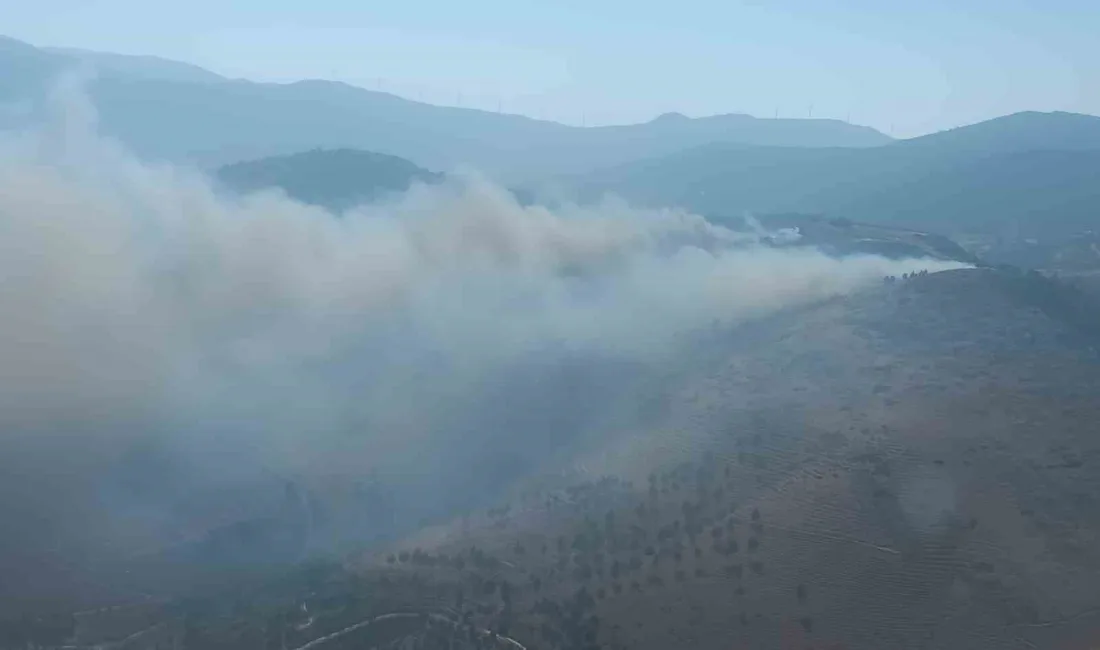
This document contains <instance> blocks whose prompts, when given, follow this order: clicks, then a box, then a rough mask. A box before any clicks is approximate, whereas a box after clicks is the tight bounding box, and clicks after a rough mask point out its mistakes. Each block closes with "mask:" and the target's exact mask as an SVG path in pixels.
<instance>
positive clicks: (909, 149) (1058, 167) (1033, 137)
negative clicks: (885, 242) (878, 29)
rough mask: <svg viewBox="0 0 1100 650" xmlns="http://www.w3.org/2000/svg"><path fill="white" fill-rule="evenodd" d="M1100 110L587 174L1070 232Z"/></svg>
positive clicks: (920, 224)
mask: <svg viewBox="0 0 1100 650" xmlns="http://www.w3.org/2000/svg"><path fill="white" fill-rule="evenodd" d="M1098 173H1100V118H1096V117H1092V116H1086V115H1073V114H1068V113H1051V114H1038V113H1030V114H1020V115H1014V116H1008V117H1005V118H999V119H998V120H992V121H990V122H985V123H982V124H978V125H973V126H970V127H963V128H959V129H954V130H952V131H947V132H943V133H938V134H934V135H930V136H926V137H923V138H916V139H913V140H907V141H901V142H897V143H894V144H891V145H888V146H885V147H875V148H871V149H813V150H810V149H793V148H760V147H743V146H730V145H714V146H709V147H702V148H699V149H694V150H690V151H684V152H680V153H677V154H674V155H671V156H666V157H663V158H657V159H652V160H648V161H643V162H638V163H631V164H628V165H625V166H622V167H619V168H616V169H609V170H605V171H603V172H600V173H595V174H589V175H586V176H585V177H583V178H578V179H576V180H575V181H574V182H573V186H574V187H578V188H579V191H580V194H581V196H583V197H588V198H591V197H593V196H597V195H599V194H602V193H608V192H610V193H615V194H620V195H622V196H625V197H627V198H629V199H631V200H634V201H640V202H645V203H655V204H672V205H679V206H683V207H686V208H689V209H692V210H695V211H698V212H701V213H704V214H714V213H717V214H738V213H740V212H743V211H747V212H755V213H768V212H803V213H823V214H827V215H830V216H843V217H849V218H852V219H856V220H860V221H868V222H873V223H888V224H889V223H892V224H899V225H905V226H909V227H913V228H923V229H931V230H939V231H941V232H947V233H949V234H955V233H968V232H971V233H975V232H977V233H1000V234H1006V233H1011V234H1013V235H1017V236H1035V235H1037V234H1046V233H1050V232H1061V233H1076V232H1079V231H1081V230H1083V229H1086V228H1091V227H1094V226H1095V223H1096V218H1097V214H1100V189H1098V187H1097V184H1096V183H1095V182H1094V179H1095V178H1096V177H1097V174H1098Z"/></svg>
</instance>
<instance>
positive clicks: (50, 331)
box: [0, 86, 951, 588]
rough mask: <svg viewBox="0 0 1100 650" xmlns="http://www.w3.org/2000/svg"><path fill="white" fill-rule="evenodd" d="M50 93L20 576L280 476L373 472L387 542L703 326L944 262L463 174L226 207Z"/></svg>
mask: <svg viewBox="0 0 1100 650" xmlns="http://www.w3.org/2000/svg"><path fill="white" fill-rule="evenodd" d="M58 98H59V101H58V106H62V107H64V110H59V111H58V112H57V119H56V120H55V122H54V123H53V124H52V125H51V126H50V127H49V128H45V129H43V130H40V131H36V132H34V133H24V134H19V135H18V136H13V137H9V138H8V139H7V140H5V141H4V142H3V143H2V145H0V152H2V153H0V277H2V278H3V281H2V282H0V322H2V323H3V327H2V329H0V474H2V475H3V477H4V478H3V479H2V480H3V485H2V486H0V488H2V490H3V491H2V493H0V494H2V497H0V508H2V509H3V511H0V516H3V517H4V518H5V521H6V522H7V523H6V524H5V529H6V530H7V529H12V530H14V529H18V530H19V531H20V533H19V534H18V535H13V536H8V539H7V541H5V542H3V543H0V546H2V547H3V548H0V556H3V557H5V558H8V559H9V560H10V561H11V562H23V561H24V560H27V559H28V558H31V559H35V560H36V561H39V564H33V563H32V564H29V565H26V566H39V565H41V566H45V564H48V562H49V561H53V560H52V559H47V560H43V559H42V558H43V557H47V558H53V559H56V558H58V557H65V558H67V560H66V562H68V563H69V564H72V563H78V562H79V558H94V557H96V553H115V554H119V555H125V554H127V553H137V552H141V551H144V550H148V549H149V548H153V547H156V546H157V545H158V544H165V543H170V542H172V541H174V540H177V539H181V538H184V537H186V536H187V535H191V534H195V532H196V531H198V530H201V529H202V528H203V527H204V526H210V525H216V524H220V523H225V522H226V521H231V520H232V519H233V517H236V516H242V512H243V513H244V514H247V512H245V511H247V508H248V507H249V506H248V505H247V498H246V497H247V494H248V492H247V490H243V489H242V490H241V491H237V492H235V491H233V490H234V489H236V488H234V486H240V485H248V484H250V483H249V482H250V481H252V482H255V481H259V480H266V479H264V477H268V478H270V477H271V476H277V477H294V478H296V479H297V480H301V481H304V482H305V483H307V484H308V483H309V482H310V481H313V482H315V483H318V484H319V483H321V482H323V481H324V480H326V479H328V478H331V477H339V476H346V477H360V478H361V477H366V476H374V477H376V478H377V479H378V480H379V481H381V482H383V483H385V484H386V485H389V486H392V488H393V490H395V492H394V493H395V494H397V495H398V499H399V500H398V502H397V506H395V508H394V510H393V512H390V513H389V514H388V515H386V516H385V517H381V516H380V517H379V518H378V519H377V520H376V521H369V522H365V523H363V522H360V523H359V524H357V525H358V526H359V528H357V529H356V532H355V534H356V535H360V536H361V537H363V538H371V537H372V536H379V535H385V534H388V533H390V532H393V531H399V530H401V529H402V526H405V527H408V526H412V525H413V524H414V520H418V518H419V517H421V516H430V515H441V514H445V513H446V511H448V510H449V509H451V508H464V507H472V506H474V505H477V503H478V501H479V500H480V499H486V498H489V497H491V495H492V494H493V491H494V490H497V489H500V488H501V487H502V486H504V485H506V484H507V483H508V482H509V481H512V480H515V479H516V478H518V477H519V476H520V475H522V473H523V472H527V471H534V469H535V468H536V467H537V463H538V459H539V457H540V456H542V455H544V454H547V453H553V452H558V451H561V450H562V449H565V448H567V447H568V445H569V444H570V441H571V440H572V439H574V437H575V436H576V435H579V432H581V431H585V430H591V429H592V428H593V427H598V426H599V424H600V418H601V417H602V416H603V415H604V414H605V413H606V411H607V408H608V407H607V404H610V403H611V402H613V401H614V399H615V398H616V395H617V394H618V393H619V391H620V389H621V388H622V386H625V385H627V384H628V383H629V382H630V381H631V377H632V376H634V375H635V374H636V371H637V370H638V369H639V368H648V367H655V366H659V365H660V364H661V362H662V360H663V359H667V358H669V355H674V354H675V353H676V350H677V346H678V345H680V344H681V342H682V341H683V340H684V338H685V337H690V336H691V334H692V333H693V332H696V331H699V330H703V329H706V328H709V327H711V326H712V324H713V323H714V322H715V321H716V320H717V321H719V322H721V323H723V324H733V323H737V322H740V321H744V320H747V319H752V318H757V317H761V316H765V315H768V314H771V313H774V312H775V311H777V310H780V309H784V308H788V307H792V306H798V305H804V304H808V303H811V302H814V301H819V300H822V299H826V298H829V297H832V296H835V295H839V294H845V293H849V292H853V291H857V290H859V289H861V288H863V287H865V286H868V285H870V284H873V283H877V282H879V281H881V278H882V277H883V276H885V275H900V274H902V273H905V272H909V271H915V270H919V269H930V270H933V271H934V270H938V269H940V268H946V267H947V266H951V265H946V264H943V263H937V262H932V261H928V260H905V261H892V260H888V259H885V258H881V257H874V256H858V257H850V258H844V259H836V258H833V257H829V256H827V255H825V254H823V253H821V252H819V251H817V250H815V249H812V248H783V249H776V248H771V247H768V246H765V245H763V244H762V243H760V233H759V232H751V233H738V232H733V231H730V230H727V229H724V228H719V227H716V226H713V225H711V224H709V223H707V222H706V221H705V220H703V219H702V218H700V217H698V216H695V215H691V214H686V213H682V212H677V211H670V210H665V211H657V210H648V211H647V210H636V209H632V208H630V207H629V206H627V205H625V204H622V203H617V202H614V201H608V202H605V203H603V204H600V205H596V206H586V207H569V208H563V209H557V210H555V211H550V210H548V209H546V208H543V207H539V206H531V207H521V206H520V205H519V204H518V203H517V202H516V201H515V200H514V199H513V198H512V196H511V195H510V194H509V193H507V192H505V191H502V190H501V189H499V188H497V187H494V186H493V185H491V184H490V183H487V182H485V181H483V180H480V179H478V178H476V177H469V176H466V177H455V178H452V179H451V180H449V181H448V182H447V183H445V184H444V185H442V186H434V187H414V188H413V189H411V190H410V191H408V192H407V193H406V194H404V195H402V196H400V197H398V198H396V199H393V200H390V201H388V202H385V203H380V204H374V205H369V206H363V207H360V208H358V209H355V210H352V211H349V212H347V213H344V214H340V215H336V214H330V213H327V212H325V211H323V210H321V209H318V208H313V207H309V206H305V205H301V204H298V203H295V202H293V201H291V200H289V199H287V198H285V197H284V196H282V195H280V194H278V193H275V192H269V193H260V194H256V195H252V196H248V197H243V198H241V197H226V196H224V195H221V194H220V193H219V192H218V190H216V189H215V188H214V187H213V186H212V185H211V183H210V182H209V181H208V180H207V178H205V177H204V176H203V175H202V174H201V173H199V172H197V171H194V170H188V169H180V168H175V167H170V166H163V165H150V164H144V163H141V162H139V161H137V160H136V159H134V158H132V157H130V156H128V155H127V154H126V153H125V152H124V151H122V150H121V149H120V148H119V147H118V146H116V145H114V144H113V143H111V142H109V141H106V140H104V139H102V138H99V137H97V136H96V135H95V129H94V111H92V110H91V107H89V106H88V105H87V104H86V102H85V101H84V100H83V99H82V98H81V97H80V95H79V93H78V92H75V91H74V89H73V88H72V87H68V86H63V87H62V88H61V89H60V91H59V94H58ZM210 495H213V496H210ZM203 499H205V501H204V500H203ZM196 503H201V504H204V505H201V506H199V505H195V504H196ZM242 504H243V505H242ZM13 527H14V528H13ZM89 549H92V550H89ZM74 558H77V559H74ZM89 561H90V560H89ZM0 569H2V567H0ZM20 584H21V585H23V586H25V585H26V583H20ZM20 588H23V587H20Z"/></svg>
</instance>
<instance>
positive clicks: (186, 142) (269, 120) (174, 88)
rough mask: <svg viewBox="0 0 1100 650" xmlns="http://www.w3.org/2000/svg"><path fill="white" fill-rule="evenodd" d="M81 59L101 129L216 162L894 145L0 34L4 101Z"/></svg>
mask: <svg viewBox="0 0 1100 650" xmlns="http://www.w3.org/2000/svg"><path fill="white" fill-rule="evenodd" d="M80 62H89V63H92V64H94V65H97V66H98V68H99V70H100V75H99V76H98V78H97V79H95V80H94V81H92V82H91V84H90V86H89V92H90V94H91V97H92V99H93V101H94V103H95V105H96V107H97V109H98V110H99V113H100V126H101V129H102V131H103V132H104V133H106V134H107V135H110V136H112V137H115V138H117V139H119V140H120V141H122V142H123V143H125V144H126V145H127V146H128V147H130V148H131V149H133V150H134V151H136V152H137V153H138V154H140V155H142V156H146V157H150V158H156V159H166V160H177V161H178V160H184V161H190V162H195V163H198V164H200V165H204V166H208V167H216V166H220V165H223V164H228V163H232V162H238V161H240V160H248V159H255V158H264V157H268V156H273V155H284V154H289V153H294V152H298V151H303V150H309V149H314V148H319V147H320V148H341V147H350V148H356V149H364V150H368V151H376V152H379V153H385V154H390V155H395V156H400V157H402V158H406V159H408V160H410V161H412V162H414V163H415V164H417V165H420V166H422V167H426V168H430V169H438V170H445V171H446V170H452V169H454V168H456V167H459V166H463V165H469V166H473V167H475V168H478V169H480V170H481V171H483V172H486V173H488V174H490V175H492V176H495V177H497V178H499V179H501V180H505V181H514V180H518V179H523V180H530V179H533V178H539V177H543V176H547V175H553V174H569V173H581V172H584V171H587V170H592V169H596V168H600V167H609V166H614V165H619V164H623V163H627V162H630V161H632V160H638V159H642V158H649V157H654V156H661V155H665V154H670V153H673V152H675V151H679V150H682V149H686V148H691V147H696V146H700V145H704V144H708V143H713V142H726V143H734V142H736V143H742V144H752V145H780V146H799V147H802V146H807V147H830V146H832V147H864V146H876V145H880V144H884V143H887V142H890V138H889V137H887V136H885V135H883V134H882V133H879V132H878V131H875V130H874V129H871V128H868V127H862V126H855V125H850V124H846V123H844V122H840V121H837V120H790V119H781V120H770V119H758V118H754V117H751V116H748V115H720V116H714V117H707V118H699V119H690V118H686V117H682V116H680V117H678V118H674V119H668V116H666V117H663V118H660V119H657V120H653V121H651V122H648V123H644V124H633V125H626V126H610V127H594V128H582V127H574V126H567V125H563V124H558V123H555V122H547V121H541V120H535V119H531V118H528V117H523V116H519V115H506V114H500V113H492V112H488V111H481V110H474V109H468V108H452V107H444V106H434V105H430V104H423V103H419V102H414V101H410V100H407V99H403V98H400V97H397V96H394V95H390V94H387V93H381V92H374V91H369V90H365V89H362V88H357V87H354V86H349V85H347V84H343V83H338V82H330V81H316V80H311V81H302V82H297V83H291V84H267V83H253V82H249V81H242V80H221V78H220V77H217V75H213V73H210V75H213V77H209V76H208V75H205V74H203V73H205V72H206V71H202V70H201V69H200V68H193V67H192V66H188V65H187V64H179V63H176V62H167V61H164V60H160V59H154V58H152V57H125V56H121V55H111V54H103V53H87V52H75V53H74V52H72V51H70V50H60V51H59V50H46V49H40V48H36V47H33V46H31V45H28V44H26V43H22V42H20V41H16V40H14V39H0V97H3V98H8V99H22V100H26V99H32V100H33V99H35V98H40V97H41V95H42V94H43V93H44V92H45V89H46V88H47V87H48V86H49V83H50V82H51V80H52V79H53V78H55V77H56V75H57V74H59V73H60V72H61V71H63V70H65V69H66V68H68V67H72V66H73V65H76V64H78V63H80ZM196 81H204V82H205V81H212V82H216V83H195V82H196ZM3 126H4V124H3V123H2V122H0V127H3Z"/></svg>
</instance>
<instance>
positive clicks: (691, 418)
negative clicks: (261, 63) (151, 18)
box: [0, 39, 1100, 650]
mask: <svg viewBox="0 0 1100 650" xmlns="http://www.w3.org/2000/svg"><path fill="white" fill-rule="evenodd" d="M81 61H84V62H87V63H89V64H94V65H95V67H97V68H98V69H99V71H100V72H99V76H98V77H97V78H95V79H91V80H89V81H87V82H86V84H85V85H84V89H86V92H87V97H85V96H84V94H82V93H83V92H84V91H83V90H81V89H80V87H79V84H68V85H64V86H62V89H63V90H64V92H54V90H53V86H52V84H53V80H54V79H55V78H56V77H57V75H58V74H60V73H62V72H63V71H64V70H66V69H68V68H69V67H70V66H71V65H72V64H73V63H78V64H79V63H80V62H81ZM0 94H2V96H3V98H4V100H5V102H6V103H5V105H4V110H3V112H2V113H0V120H3V121H4V122H3V124H4V125H5V126H6V127H7V128H8V131H7V132H6V133H5V134H4V136H5V137H2V138H0V233H2V235H3V236H2V237H0V277H3V278H4V281H3V283H0V321H2V322H3V323H4V327H3V328H0V523H2V524H3V528H4V531H5V533H4V534H2V535H0V648H4V649H7V648H12V649H15V648H18V649H19V650H25V649H26V648H28V647H38V648H57V649H60V648H68V649H69V650H72V649H77V650H92V649H96V650H105V649H106V648H115V649H119V650H121V649H123V648H125V649H128V650H159V649H161V648H165V647H173V648H181V649H183V650H191V649H196V650H197V649H201V650H212V649H219V648H226V649H227V650H228V649H230V648H233V649H234V650H240V649H244V650H287V649H294V650H307V649H311V650H339V649H341V648H349V649H350V648H361V647H371V648H391V649H397V648H403V649H409V648H421V649H424V650H437V649H439V650H442V649H444V648H446V649H449V650H454V649H456V648H460V649H466V648H470V649H473V648H479V649H481V650H484V649H485V648H498V647H499V648H510V649H511V650H517V648H518V649H519V650H528V649H529V650H536V649H539V650H598V649H601V650H602V649H607V650H650V649H652V650H666V649H667V648H692V649H696V648H698V649H699V650H709V649H711V648H713V649H714V650H729V649H730V648H753V649H756V648H768V649H772V650H778V649H782V650H787V649H788V648H798V649H799V650H806V649H807V648H809V649H812V650H840V649H843V650H882V649H883V648H937V649H939V648H943V649H946V650H974V649H978V650H987V649H988V650H1002V649H1004V648H1013V649H1017V648H1018V649H1020V650H1025V649H1033V648H1044V649H1045V648H1053V649H1055V650H1075V649H1076V648H1080V647H1087V644H1088V643H1092V642H1093V641H1094V640H1095V639H1096V638H1098V637H1100V597H1098V595H1097V590H1096V585H1097V584H1100V546H1098V545H1097V544H1096V540H1097V539H1100V507H1098V504H1100V465H1098V463H1100V438H1098V437H1097V435H1096V433H1095V429H1096V422H1097V419H1098V418H1100V404H1098V402H1097V399H1096V395H1097V394H1100V365H1098V360H1100V352H1098V349H1100V283H1096V282H1095V280H1096V279H1097V278H1096V277H1090V276H1088V273H1090V272H1095V271H1096V270H1100V248H1098V246H1097V241H1096V238H1095V236H1094V228H1095V227H1096V225H1097V212H1096V207H1097V205H1098V196H1097V193H1096V192H1097V191H1096V190H1095V189H1094V186H1095V185H1097V183H1096V182H1095V179H1096V178H1100V173H1098V172H1100V166H1097V165H1095V163H1094V160H1095V158H1096V156H1097V152H1098V151H1100V126H1098V125H1100V118H1094V117H1090V116H1083V115H1072V114H1065V113H1048V114H1040V113H1021V114H1016V115H1011V116H1006V117H1004V118H1000V119H997V120H991V121H989V122H984V123H981V124H977V125H973V126H969V127H962V128H959V129H954V130H951V131H947V132H944V133H939V134H934V135H931V136H926V137H923V138H916V139H912V140H906V141H891V140H890V139H889V138H886V137H885V136H882V134H879V133H877V132H874V131H872V130H868V129H862V128H860V127H853V126H851V125H846V124H843V123H840V122H834V121H827V120H761V119H755V118H750V117H746V116H718V117H713V118H702V119H694V120H693V119H688V118H686V117H683V116H679V115H675V114H670V115H665V116H662V117H660V118H658V119H656V120H654V121H652V122H649V123H646V124H640V125H631V126H623V127H602V128H590V129H585V128H576V127H567V126H563V125H558V124H553V123H547V122H539V121H536V120H530V119H528V118H522V117H518V116H509V115H498V114H494V113H489V112H483V111H472V110H462V109H452V108H443V107H435V106H428V105H425V104H418V103H416V102H410V101H407V100H404V99H400V98H397V97H394V96H391V95H386V94H383V93H373V92H370V91H366V90H362V89H358V88H353V87H350V86H346V85H341V84H333V83H329V82H323V81H309V82H301V83H296V84H286V85H277V84H256V83H251V82H246V81H236V80H226V79H223V78H221V77H218V76H217V75H211V74H209V73H207V72H206V71H203V70H201V69H196V68H194V67H193V66H187V65H185V64H179V63H176V62H172V61H165V60H161V59H156V58H149V57H125V56H117V55H110V54H99V53H87V52H80V51H72V50H56V49H42V48H34V47H31V46H29V45H26V44H23V43H19V42H18V41H12V40H10V39H8V40H0ZM85 99H88V100H90V101H87V102H86V101H84V100H85ZM96 112H98V115H93V113H96ZM93 118H94V119H93ZM97 124H98V131H99V132H98V133H97V132H96V129H97ZM104 135H106V136H109V137H110V138H113V140H104V139H103V138H102V136H104ZM7 136H11V137H7ZM120 145H121V146H120ZM196 165H198V166H200V167H201V169H196V168H195V167H196ZM463 166H470V167H474V168H475V171H474V172H472V173H470V172H467V171H466V170H463V169H461V168H462V167H463ZM478 170H480V171H481V172H482V173H481V174H479V173H477V171H478ZM499 183H503V185H501V184H499ZM273 189H275V190H279V191H268V190H273ZM521 190H522V191H521ZM521 199H522V200H521ZM578 200H579V202H578ZM946 235H953V236H954V235H967V236H972V238H970V239H960V240H959V241H962V242H963V243H965V244H966V245H967V247H969V248H967V247H963V246H960V244H959V243H958V242H957V241H955V240H954V239H953V238H952V237H948V236H946ZM1039 240H1041V241H1039ZM1006 247H1007V248H1006ZM1013 247H1015V248H1013ZM1021 248H1022V249H1023V250H1024V251H1025V252H1027V253H1030V254H1031V256H1030V257H1028V256H1027V255H1022V254H1018V250H1017V249H1021ZM1006 250H1010V251H1017V253H1014V254H1016V257H1013V258H1011V259H1013V260H1018V259H1025V260H1028V265H1029V266H1032V267H1034V268H1042V269H1050V270H1054V271H1057V272H1058V273H1057V274H1056V273H1052V274H1049V275H1048V274H1044V273H1040V272H1038V271H1036V270H1025V269H1019V268H1006V267H1000V266H996V265H995V264H991V262H997V261H1003V258H998V255H1001V254H1003V253H1004V252H1005V251H1006ZM1052 261H1054V262H1057V264H1052ZM1069 270H1072V271H1073V272H1074V273H1079V274H1080V276H1079V277H1078V276H1074V277H1068V276H1069V273H1068V271H1069ZM1059 274H1063V275H1065V276H1066V277H1062V275H1059ZM1098 277H1100V276H1098ZM1090 281H1092V283H1091V284H1090Z"/></svg>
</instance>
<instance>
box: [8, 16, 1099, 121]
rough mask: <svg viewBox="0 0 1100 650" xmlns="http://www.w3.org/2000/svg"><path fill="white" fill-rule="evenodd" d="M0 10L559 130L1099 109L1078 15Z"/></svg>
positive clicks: (179, 54)
mask: <svg viewBox="0 0 1100 650" xmlns="http://www.w3.org/2000/svg"><path fill="white" fill-rule="evenodd" d="M163 5H169V3H163ZM5 6H6V8H5ZM0 13H2V14H3V15H4V21H3V24H2V26H0V31H2V32H3V33H5V34H6V35H9V36H12V37H15V38H20V39H23V40H27V41H29V42H31V43H34V44H36V45H65V46H72V47H84V48H91V49H98V50H105V51H114V52H122V53H127V54H155V55H159V56H163V57H168V58H173V59H179V60H184V61H188V62H192V63H196V64H198V65H201V66H203V67H206V68H209V69H211V70H214V71H215V72H219V73H222V74H225V75H229V76H233V77H244V78H249V79H255V80H265V81H290V80H296V79H301V78H326V79H338V80H342V81H346V82H349V83H353V84H356V85H361V86H364V87H367V88H372V89H373V88H381V89H383V90H387V91H390V92H394V93H397V94H400V95H404V96H407V97H410V98H412V99H422V100H423V101H428V102H432V103H438V104H451V105H454V104H460V105H463V106H468V107H477V108H485V109H490V110H496V109H497V107H498V106H500V107H501V108H503V110H504V111H506V112H515V113H522V114H526V115H531V116H535V117H542V118H546V119H553V120H557V121H562V122H568V123H577V124H579V123H582V121H583V122H584V123H587V124H589V125H594V124H612V123H626V122H637V121H644V120H647V119H650V118H652V117H654V116H655V115H657V114H659V113H662V112H667V111H679V112H682V113H685V114H687V115H692V116H698V115H708V114H714V113H730V112H744V113H750V114H753V115H758V116H764V117H770V116H772V115H774V114H775V113H776V111H777V110H778V112H779V115H781V116H786V117H804V116H807V115H810V114H811V111H812V115H813V116H814V117H833V118H838V119H848V118H849V116H850V119H851V121H852V122H855V123H858V124H868V125H871V126H874V127H876V128H878V129H880V130H882V131H887V132H893V133H894V135H896V136H899V137H901V136H911V135H917V134H921V133H926V132H929V131H934V130H939V129H942V128H947V127H951V126H957V125H960V124H967V123H972V122H976V121H980V120H983V119H987V118H990V117H994V116H996V115H1000V114H1005V113H1011V112H1015V111H1019V110H1068V111H1077V112H1084V113H1094V114H1095V113H1100V39H1098V38H1096V37H1095V36H1094V35H1095V34H1097V33H1100V3H1098V2H1092V1H1089V0H1048V1H1047V2H1045V3H1040V2H1038V1H1036V0H1026V1H1025V0H1000V1H999V2H995V1H993V0H971V1H969V2H965V1H962V0H960V1H959V2H951V1H950V0H924V1H923V2H890V1H889V0H886V1H883V0H879V1H877V2H876V1H872V0H816V1H814V0H786V1H785V0H772V1H771V2H766V1H764V0H744V1H741V2H737V1H736V0H726V1H722V0H679V1H677V2H645V1H644V0H633V1H630V0H602V1H597V0H592V1H590V2H582V1H580V0H556V1H553V2H551V1H546V2H533V1H530V0H463V1H459V2H453V1H445V0H431V1H417V0H405V1H393V0H385V1H379V0H358V1H356V0H313V1H302V0H298V1H290V0H223V1H217V0H190V1H188V2H175V3H171V5H170V6H162V3H157V2H150V1H149V0H37V1H35V2H31V3H25V2H20V0H0Z"/></svg>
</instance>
